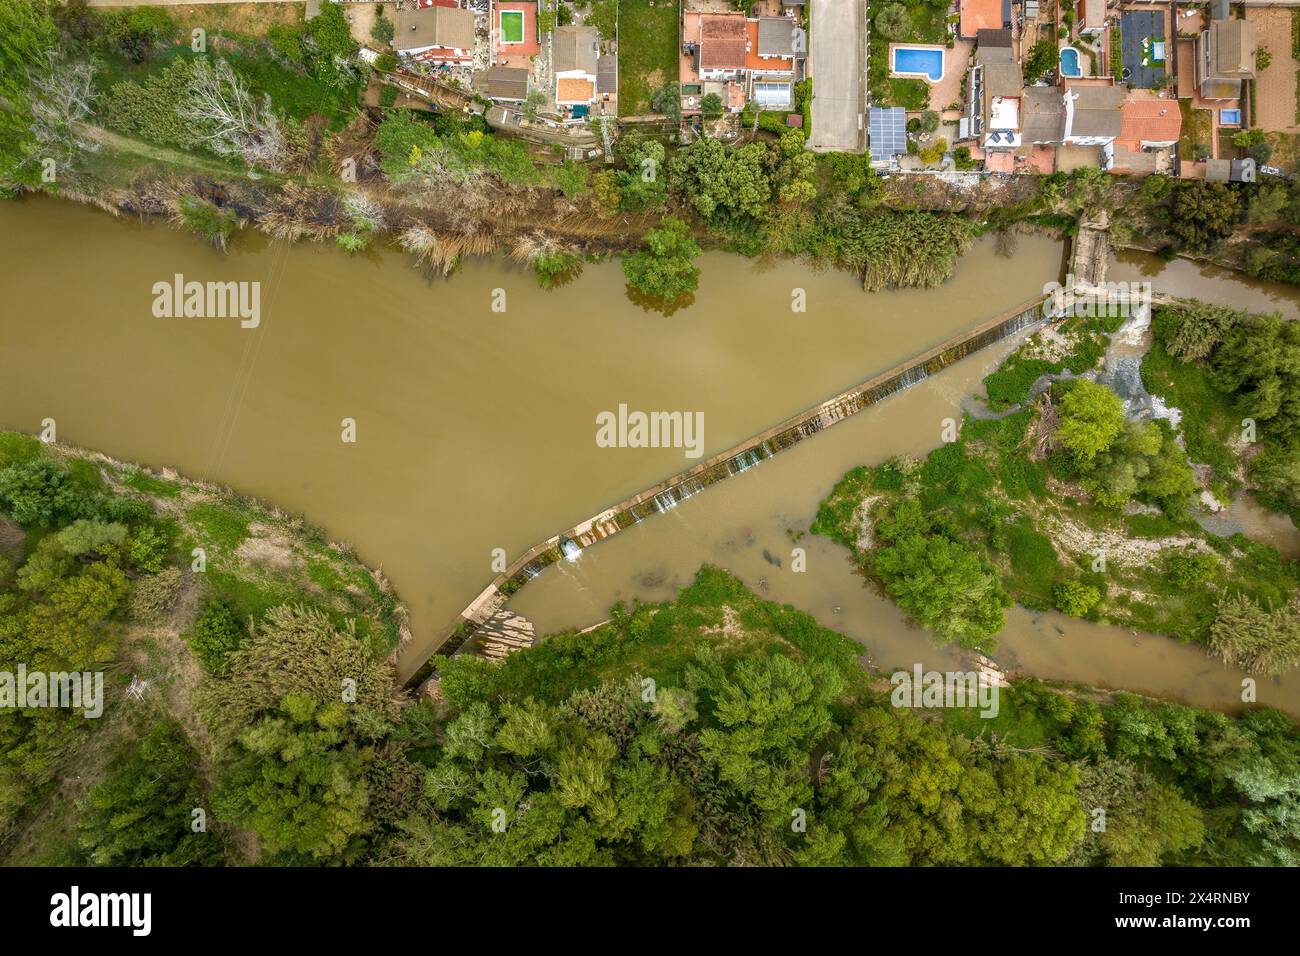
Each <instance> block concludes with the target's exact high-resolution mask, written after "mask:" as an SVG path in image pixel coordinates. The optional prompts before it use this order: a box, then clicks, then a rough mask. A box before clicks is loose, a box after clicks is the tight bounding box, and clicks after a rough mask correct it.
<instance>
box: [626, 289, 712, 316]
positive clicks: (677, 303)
mask: <svg viewBox="0 0 1300 956" xmlns="http://www.w3.org/2000/svg"><path fill="white" fill-rule="evenodd" d="M624 290H625V292H626V293H627V298H628V301H629V302H631V303H632V304H633V305H639V306H641V310H642V311H643V312H659V313H661V314H663V315H672V314H673V313H674V312H676V311H677V310H678V309H687V308H690V307H691V306H692V305H694V304H695V293H694V292H687V293H686V294H685V295H680V296H678V297H677V298H675V299H661V298H660V297H659V296H655V295H646V294H645V293H644V292H641V291H639V290H637V289H634V288H632V287H631V286H630V285H629V286H625V287H624Z"/></svg>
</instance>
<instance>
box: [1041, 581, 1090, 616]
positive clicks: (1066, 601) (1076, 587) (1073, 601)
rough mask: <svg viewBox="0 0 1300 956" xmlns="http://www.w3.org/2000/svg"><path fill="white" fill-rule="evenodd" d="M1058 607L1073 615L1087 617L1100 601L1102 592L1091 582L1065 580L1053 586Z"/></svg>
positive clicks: (1053, 593) (1053, 595) (1059, 609)
mask: <svg viewBox="0 0 1300 956" xmlns="http://www.w3.org/2000/svg"><path fill="white" fill-rule="evenodd" d="M1052 600H1053V601H1054V602H1055V604H1056V609H1057V610H1058V611H1061V612H1062V613H1065V614H1068V615H1070V616H1071V617H1086V616H1087V615H1088V614H1089V612H1091V611H1092V609H1093V608H1095V607H1096V606H1097V605H1098V604H1099V603H1101V592H1100V591H1098V590H1097V589H1096V588H1094V587H1093V586H1092V585H1089V584H1081V583H1080V582H1078V581H1064V582H1062V583H1060V584H1058V585H1056V586H1055V587H1053V588H1052Z"/></svg>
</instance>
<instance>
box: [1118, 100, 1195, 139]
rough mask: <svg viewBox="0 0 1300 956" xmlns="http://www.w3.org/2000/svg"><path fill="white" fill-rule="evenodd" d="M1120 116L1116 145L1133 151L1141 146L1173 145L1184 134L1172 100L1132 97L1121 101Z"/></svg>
mask: <svg viewBox="0 0 1300 956" xmlns="http://www.w3.org/2000/svg"><path fill="white" fill-rule="evenodd" d="M1120 115H1121V116H1122V117H1123V124H1122V126H1121V127H1120V133H1119V136H1117V137H1116V138H1115V142H1116V143H1118V144H1119V145H1121V146H1126V147H1128V148H1129V149H1131V150H1134V151H1136V150H1138V149H1140V148H1141V147H1142V144H1143V143H1169V142H1174V141H1176V140H1177V139H1178V137H1179V136H1180V135H1181V134H1182V131H1183V114H1182V113H1181V112H1179V110H1178V103H1177V101H1175V100H1172V99H1160V98H1159V97H1154V96H1148V97H1137V96H1133V95H1131V96H1130V98H1129V99H1127V100H1125V101H1124V105H1123V107H1121V109H1120Z"/></svg>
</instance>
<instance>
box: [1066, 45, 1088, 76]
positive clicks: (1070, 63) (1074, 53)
mask: <svg viewBox="0 0 1300 956" xmlns="http://www.w3.org/2000/svg"><path fill="white" fill-rule="evenodd" d="M1061 75H1062V76H1083V70H1081V69H1079V51H1078V50H1076V49H1075V48H1074V47H1072V46H1064V47H1061Z"/></svg>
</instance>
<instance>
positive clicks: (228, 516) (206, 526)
mask: <svg viewBox="0 0 1300 956" xmlns="http://www.w3.org/2000/svg"><path fill="white" fill-rule="evenodd" d="M189 516H190V520H191V521H192V522H193V524H194V526H195V528H196V529H197V530H198V531H199V533H200V534H201V535H202V536H203V538H204V539H205V540H204V541H203V542H202V543H205V544H214V545H216V546H217V547H220V548H223V549H224V550H226V551H230V552H233V551H235V550H236V549H237V548H238V547H239V546H240V545H241V544H243V543H244V541H245V540H247V538H248V519H247V518H245V517H244V516H243V515H241V514H239V513H237V512H234V511H231V510H230V509H228V508H223V507H221V506H220V505H214V504H208V503H206V502H204V503H202V504H197V505H195V506H194V507H193V508H191V509H190V515H189Z"/></svg>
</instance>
